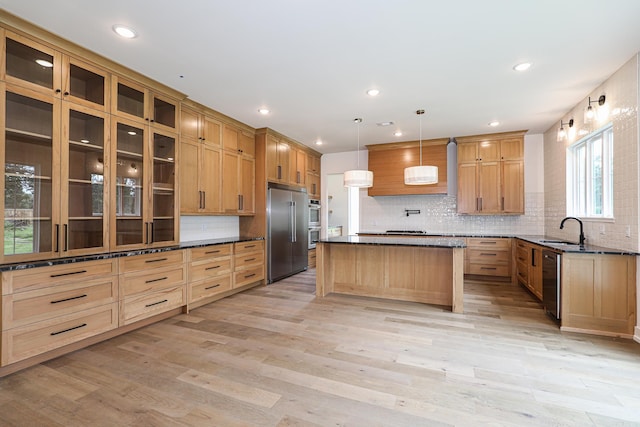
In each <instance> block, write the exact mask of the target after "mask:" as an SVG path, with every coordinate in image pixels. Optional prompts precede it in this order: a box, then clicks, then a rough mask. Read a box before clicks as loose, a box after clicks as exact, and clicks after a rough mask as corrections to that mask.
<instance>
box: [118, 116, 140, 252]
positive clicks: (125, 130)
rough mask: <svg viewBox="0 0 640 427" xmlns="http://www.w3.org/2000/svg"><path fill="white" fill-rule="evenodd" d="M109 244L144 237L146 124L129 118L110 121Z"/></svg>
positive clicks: (121, 245)
mask: <svg viewBox="0 0 640 427" xmlns="http://www.w3.org/2000/svg"><path fill="white" fill-rule="evenodd" d="M112 122H113V123H112V130H111V136H112V141H113V143H112V155H111V164H112V167H111V171H112V176H113V177H114V179H113V181H112V184H111V188H112V192H111V207H110V211H111V215H112V218H113V219H112V221H111V227H112V228H113V229H112V230H111V239H112V240H111V248H112V249H116V248H117V249H121V248H125V247H126V248H129V247H130V248H136V247H141V246H143V245H144V244H145V242H146V240H147V234H146V233H147V227H146V220H145V217H146V216H147V215H148V213H147V212H146V209H147V207H148V203H143V200H147V199H148V197H145V195H146V192H147V191H148V187H147V186H148V184H147V182H145V167H146V164H145V157H146V154H145V153H146V152H147V151H148V150H146V141H147V139H146V138H147V130H148V127H147V126H144V125H142V124H141V123H138V122H134V121H131V120H125V119H117V120H113V121H112Z"/></svg>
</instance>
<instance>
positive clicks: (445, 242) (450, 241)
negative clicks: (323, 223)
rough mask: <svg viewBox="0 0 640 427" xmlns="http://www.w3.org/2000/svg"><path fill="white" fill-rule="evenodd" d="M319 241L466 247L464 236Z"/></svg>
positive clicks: (322, 240) (345, 237)
mask: <svg viewBox="0 0 640 427" xmlns="http://www.w3.org/2000/svg"><path fill="white" fill-rule="evenodd" d="M318 243H338V244H340V243H341V244H350V245H385V246H419V247H432V248H466V247H467V244H466V242H465V240H464V239H462V238H455V237H427V238H425V237H389V236H339V237H331V238H326V239H320V241H319V242H318Z"/></svg>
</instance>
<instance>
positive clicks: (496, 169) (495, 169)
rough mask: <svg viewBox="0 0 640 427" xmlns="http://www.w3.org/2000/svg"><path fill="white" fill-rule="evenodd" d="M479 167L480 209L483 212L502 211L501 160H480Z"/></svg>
mask: <svg viewBox="0 0 640 427" xmlns="http://www.w3.org/2000/svg"><path fill="white" fill-rule="evenodd" d="M478 168H479V169H478V181H479V182H478V190H479V191H478V197H479V198H480V202H479V203H480V206H479V209H478V210H479V211H480V212H482V213H494V212H500V211H501V202H502V200H501V197H500V162H485V161H483V162H479V163H478Z"/></svg>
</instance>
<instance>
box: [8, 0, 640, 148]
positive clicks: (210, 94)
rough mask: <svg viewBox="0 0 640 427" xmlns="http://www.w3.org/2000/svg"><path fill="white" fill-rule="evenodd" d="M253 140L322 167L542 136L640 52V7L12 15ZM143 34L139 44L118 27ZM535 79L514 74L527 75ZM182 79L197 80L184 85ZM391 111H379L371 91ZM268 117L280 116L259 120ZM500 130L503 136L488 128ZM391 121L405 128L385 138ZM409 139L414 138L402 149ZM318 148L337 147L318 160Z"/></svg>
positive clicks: (124, 1) (19, 4) (36, 4)
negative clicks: (389, 151)
mask: <svg viewBox="0 0 640 427" xmlns="http://www.w3.org/2000/svg"><path fill="white" fill-rule="evenodd" d="M0 7H1V8H4V9H5V10H7V11H8V12H11V13H13V14H15V15H17V16H20V17H22V18H24V19H26V20H28V21H30V22H33V23H35V24H37V25H39V26H41V27H43V28H45V29H47V30H49V31H51V32H53V33H55V34H58V35H60V36H62V37H65V38H67V39H69V40H71V41H73V42H76V43H78V44H80V45H82V46H84V47H87V48H89V49H91V50H93V51H95V52H97V53H100V54H102V55H103V56H106V57H108V58H110V59H113V60H115V61H116V62H119V63H121V64H123V65H126V66H128V67H129V68H132V69H134V70H136V71H139V72H141V73H143V74H145V75H147V76H149V77H151V78H153V79H155V80H157V81H159V82H162V83H164V84H166V85H168V86H171V87H173V88H175V89H177V90H179V91H182V92H184V93H186V94H187V95H189V96H190V97H191V98H192V99H194V100H195V101H198V102H201V103H203V104H205V105H207V106H209V107H212V108H214V109H216V110H218V111H220V112H222V113H224V114H226V115H228V116H231V117H234V118H236V119H238V120H240V121H242V122H244V123H246V124H248V125H250V126H253V127H256V128H260V127H270V128H272V129H275V130H277V131H279V132H281V133H283V134H285V135H287V136H290V137H292V138H294V139H296V140H298V141H300V142H302V143H304V144H306V145H309V146H312V147H313V148H315V149H317V150H318V151H321V152H323V153H331V152H341V151H351V150H355V148H356V125H355V124H354V123H353V119H354V118H355V117H362V118H363V119H364V121H363V123H362V124H361V125H360V135H361V144H363V145H364V144H374V143H385V142H394V141H397V140H403V141H406V140H417V139H418V119H417V116H416V115H415V110H416V109H418V108H424V109H425V110H426V114H425V116H424V117H423V134H422V135H423V138H424V139H428V138H439V137H450V136H461V135H470V134H481V133H491V132H501V131H511V130H520V129H529V132H530V133H542V132H544V131H546V130H547V129H549V128H550V127H551V126H557V125H558V123H557V122H558V120H559V119H560V117H561V116H562V115H563V114H564V113H566V112H567V111H569V110H570V109H571V108H573V107H574V106H575V105H576V104H577V103H578V102H580V101H581V100H582V99H583V98H585V97H586V96H587V95H588V94H589V93H590V92H591V91H592V90H594V89H595V88H596V87H597V86H598V85H599V84H600V83H601V82H603V81H604V80H606V79H607V78H608V77H609V76H610V75H611V74H612V73H613V72H615V71H616V70H617V69H618V68H619V67H620V66H621V65H622V64H624V63H625V62H626V61H628V60H629V59H630V58H631V57H632V56H633V55H634V54H635V53H636V52H638V51H640V24H638V22H639V21H638V19H639V17H640V1H639V0H615V1H614V0H607V1H605V0H482V1H479V0H448V1H442V0H440V1H431V0H268V1H266V0H182V1H175V0H134V1H132V0H109V1H95V0H20V1H18V0H0ZM116 23H120V24H127V25H130V26H132V27H134V28H135V29H136V30H137V32H138V34H139V36H138V37H137V38H135V39H133V40H123V39H120V38H117V37H116V36H115V35H114V33H113V32H112V30H111V27H112V25H114V24H116ZM525 60H526V61H531V62H533V66H532V67H531V69H530V70H529V71H527V72H525V73H517V72H515V71H513V70H512V67H513V65H515V64H516V63H518V62H521V61H525ZM181 76H184V77H181ZM373 87H375V88H378V89H379V90H380V95H379V96H377V97H375V98H372V97H369V96H368V95H366V93H365V92H366V90H367V89H369V88H373ZM263 106H267V107H268V108H269V109H271V111H272V113H271V114H270V115H268V116H261V115H259V114H258V112H257V110H258V108H260V107H263ZM492 120H499V121H500V122H501V125H500V126H499V127H497V128H490V127H489V126H488V125H487V124H488V123H489V122H490V121H492ZM384 121H393V122H395V125H394V126H393V127H379V126H376V123H377V122H384ZM396 128H398V129H401V130H402V131H403V132H404V135H403V136H402V137H400V138H395V137H394V136H393V135H392V134H393V131H395V130H396ZM317 139H322V141H324V144H323V145H322V146H316V145H315V144H314V143H315V141H316V140H317Z"/></svg>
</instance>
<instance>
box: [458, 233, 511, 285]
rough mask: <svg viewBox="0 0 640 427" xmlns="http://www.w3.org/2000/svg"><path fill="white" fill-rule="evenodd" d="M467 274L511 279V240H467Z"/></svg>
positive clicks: (471, 238) (477, 238)
mask: <svg viewBox="0 0 640 427" xmlns="http://www.w3.org/2000/svg"><path fill="white" fill-rule="evenodd" d="M465 273H466V274H473V275H479V276H494V277H505V278H506V277H511V239H510V238H479V237H469V238H467V248H466V250H465Z"/></svg>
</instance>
